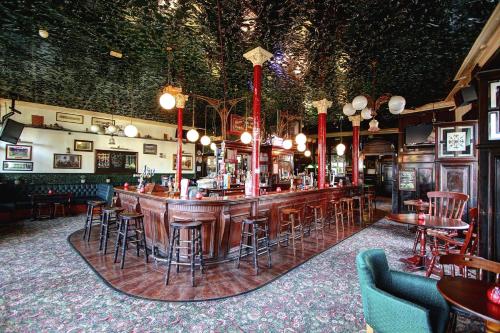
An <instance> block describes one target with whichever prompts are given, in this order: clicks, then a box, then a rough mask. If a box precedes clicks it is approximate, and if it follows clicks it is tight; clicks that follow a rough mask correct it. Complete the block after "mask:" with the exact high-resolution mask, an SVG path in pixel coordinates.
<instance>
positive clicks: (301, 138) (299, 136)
mask: <svg viewBox="0 0 500 333" xmlns="http://www.w3.org/2000/svg"><path fill="white" fill-rule="evenodd" d="M306 142H307V137H306V135H305V134H304V133H299V134H297V136H296V137H295V143H296V144H298V145H300V144H302V145H305V144H306Z"/></svg>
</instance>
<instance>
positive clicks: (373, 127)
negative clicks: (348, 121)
mask: <svg viewBox="0 0 500 333" xmlns="http://www.w3.org/2000/svg"><path fill="white" fill-rule="evenodd" d="M369 125H370V128H368V132H378V131H380V128H378V120H376V119H372V120H371V121H370V123H369Z"/></svg>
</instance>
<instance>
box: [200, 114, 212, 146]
mask: <svg viewBox="0 0 500 333" xmlns="http://www.w3.org/2000/svg"><path fill="white" fill-rule="evenodd" d="M210 142H212V140H210V137H209V136H208V135H207V108H206V107H205V134H204V135H203V136H202V137H201V139H200V143H201V144H202V145H203V146H208V145H209V144H210Z"/></svg>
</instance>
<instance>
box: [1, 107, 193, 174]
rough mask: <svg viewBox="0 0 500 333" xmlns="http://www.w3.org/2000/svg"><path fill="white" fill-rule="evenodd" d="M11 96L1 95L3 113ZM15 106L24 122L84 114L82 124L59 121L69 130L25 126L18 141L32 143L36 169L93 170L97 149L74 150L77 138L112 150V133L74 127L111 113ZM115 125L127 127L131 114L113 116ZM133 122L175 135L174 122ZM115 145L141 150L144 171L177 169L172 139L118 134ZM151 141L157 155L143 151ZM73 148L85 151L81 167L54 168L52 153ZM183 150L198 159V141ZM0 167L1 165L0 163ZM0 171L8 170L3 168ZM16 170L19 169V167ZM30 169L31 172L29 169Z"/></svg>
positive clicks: (141, 127)
mask: <svg viewBox="0 0 500 333" xmlns="http://www.w3.org/2000/svg"><path fill="white" fill-rule="evenodd" d="M10 103H11V102H10V100H6V99H0V115H1V116H3V115H5V114H6V106H7V107H9V106H10V105H11V104H10ZM16 109H17V110H19V111H21V112H22V114H21V115H18V114H16V115H14V116H13V117H12V119H14V120H16V121H19V122H22V123H24V124H31V116H32V115H39V116H43V117H44V124H46V125H49V124H54V123H56V113H57V112H65V113H71V114H80V115H83V116H84V122H83V124H74V123H65V122H57V123H58V124H59V125H60V126H62V127H64V128H65V129H68V131H56V130H49V129H42V128H25V129H24V130H23V133H22V135H21V137H20V139H19V140H20V141H22V142H19V144H22V145H29V146H32V147H33V151H32V162H33V171H32V172H34V173H93V172H94V171H95V170H94V159H95V156H94V154H95V153H94V152H81V151H78V152H74V151H73V146H74V140H75V139H77V140H90V141H93V142H94V150H95V149H107V150H109V149H110V148H111V146H110V145H109V144H108V142H109V139H110V136H109V135H98V134H94V133H79V132H72V131H86V129H90V126H91V118H92V117H100V118H111V115H109V114H104V113H98V112H91V111H85V110H77V109H68V108H62V107H57V106H50V105H43V104H35V103H28V102H19V101H16ZM113 119H114V120H115V123H116V125H118V126H122V127H124V126H125V125H127V124H129V123H130V120H131V119H130V118H125V117H119V116H116V117H113ZM132 123H133V124H134V125H135V126H136V127H137V128H138V130H139V133H140V134H141V136H145V135H147V134H148V135H150V136H151V137H153V138H157V139H163V137H164V134H165V133H166V134H168V135H169V137H170V138H174V136H175V130H176V128H177V125H174V124H163V123H160V122H154V121H149V120H140V119H132ZM115 142H116V145H113V147H115V146H120V147H121V148H126V149H127V151H133V152H138V153H139V154H138V156H139V165H138V170H139V171H141V170H142V169H143V168H144V165H147V166H148V167H150V168H155V169H156V173H174V172H175V170H174V169H173V154H175V153H176V150H177V143H176V142H173V141H159V140H150V139H149V140H148V139H142V138H128V137H122V136H115ZM144 143H150V144H156V145H158V154H157V155H145V154H143V153H142V152H143V144H144ZM6 144H7V143H6V142H2V141H0V165H3V161H4V160H5V146H6ZM67 147H69V148H70V149H71V153H72V154H73V153H74V154H79V155H82V168H81V169H54V168H53V156H54V153H58V154H65V153H66V148H67ZM182 148H183V151H184V154H191V155H192V156H193V162H194V160H195V157H196V156H195V145H194V144H188V143H186V142H185V143H183V145H182ZM160 153H163V154H164V158H160V156H159V155H160ZM0 168H1V167H0ZM1 172H9V171H4V170H2V171H1ZM16 172H17V171H16ZM193 172H194V166H193V170H192V171H187V170H183V173H193ZM27 173H30V172H27Z"/></svg>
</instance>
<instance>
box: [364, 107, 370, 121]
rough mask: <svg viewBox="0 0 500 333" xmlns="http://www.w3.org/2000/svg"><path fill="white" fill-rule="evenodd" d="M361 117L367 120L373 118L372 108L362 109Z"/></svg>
mask: <svg viewBox="0 0 500 333" xmlns="http://www.w3.org/2000/svg"><path fill="white" fill-rule="evenodd" d="M361 117H362V118H363V119H366V120H368V119H372V110H371V109H370V108H364V109H363V110H362V111H361Z"/></svg>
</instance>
